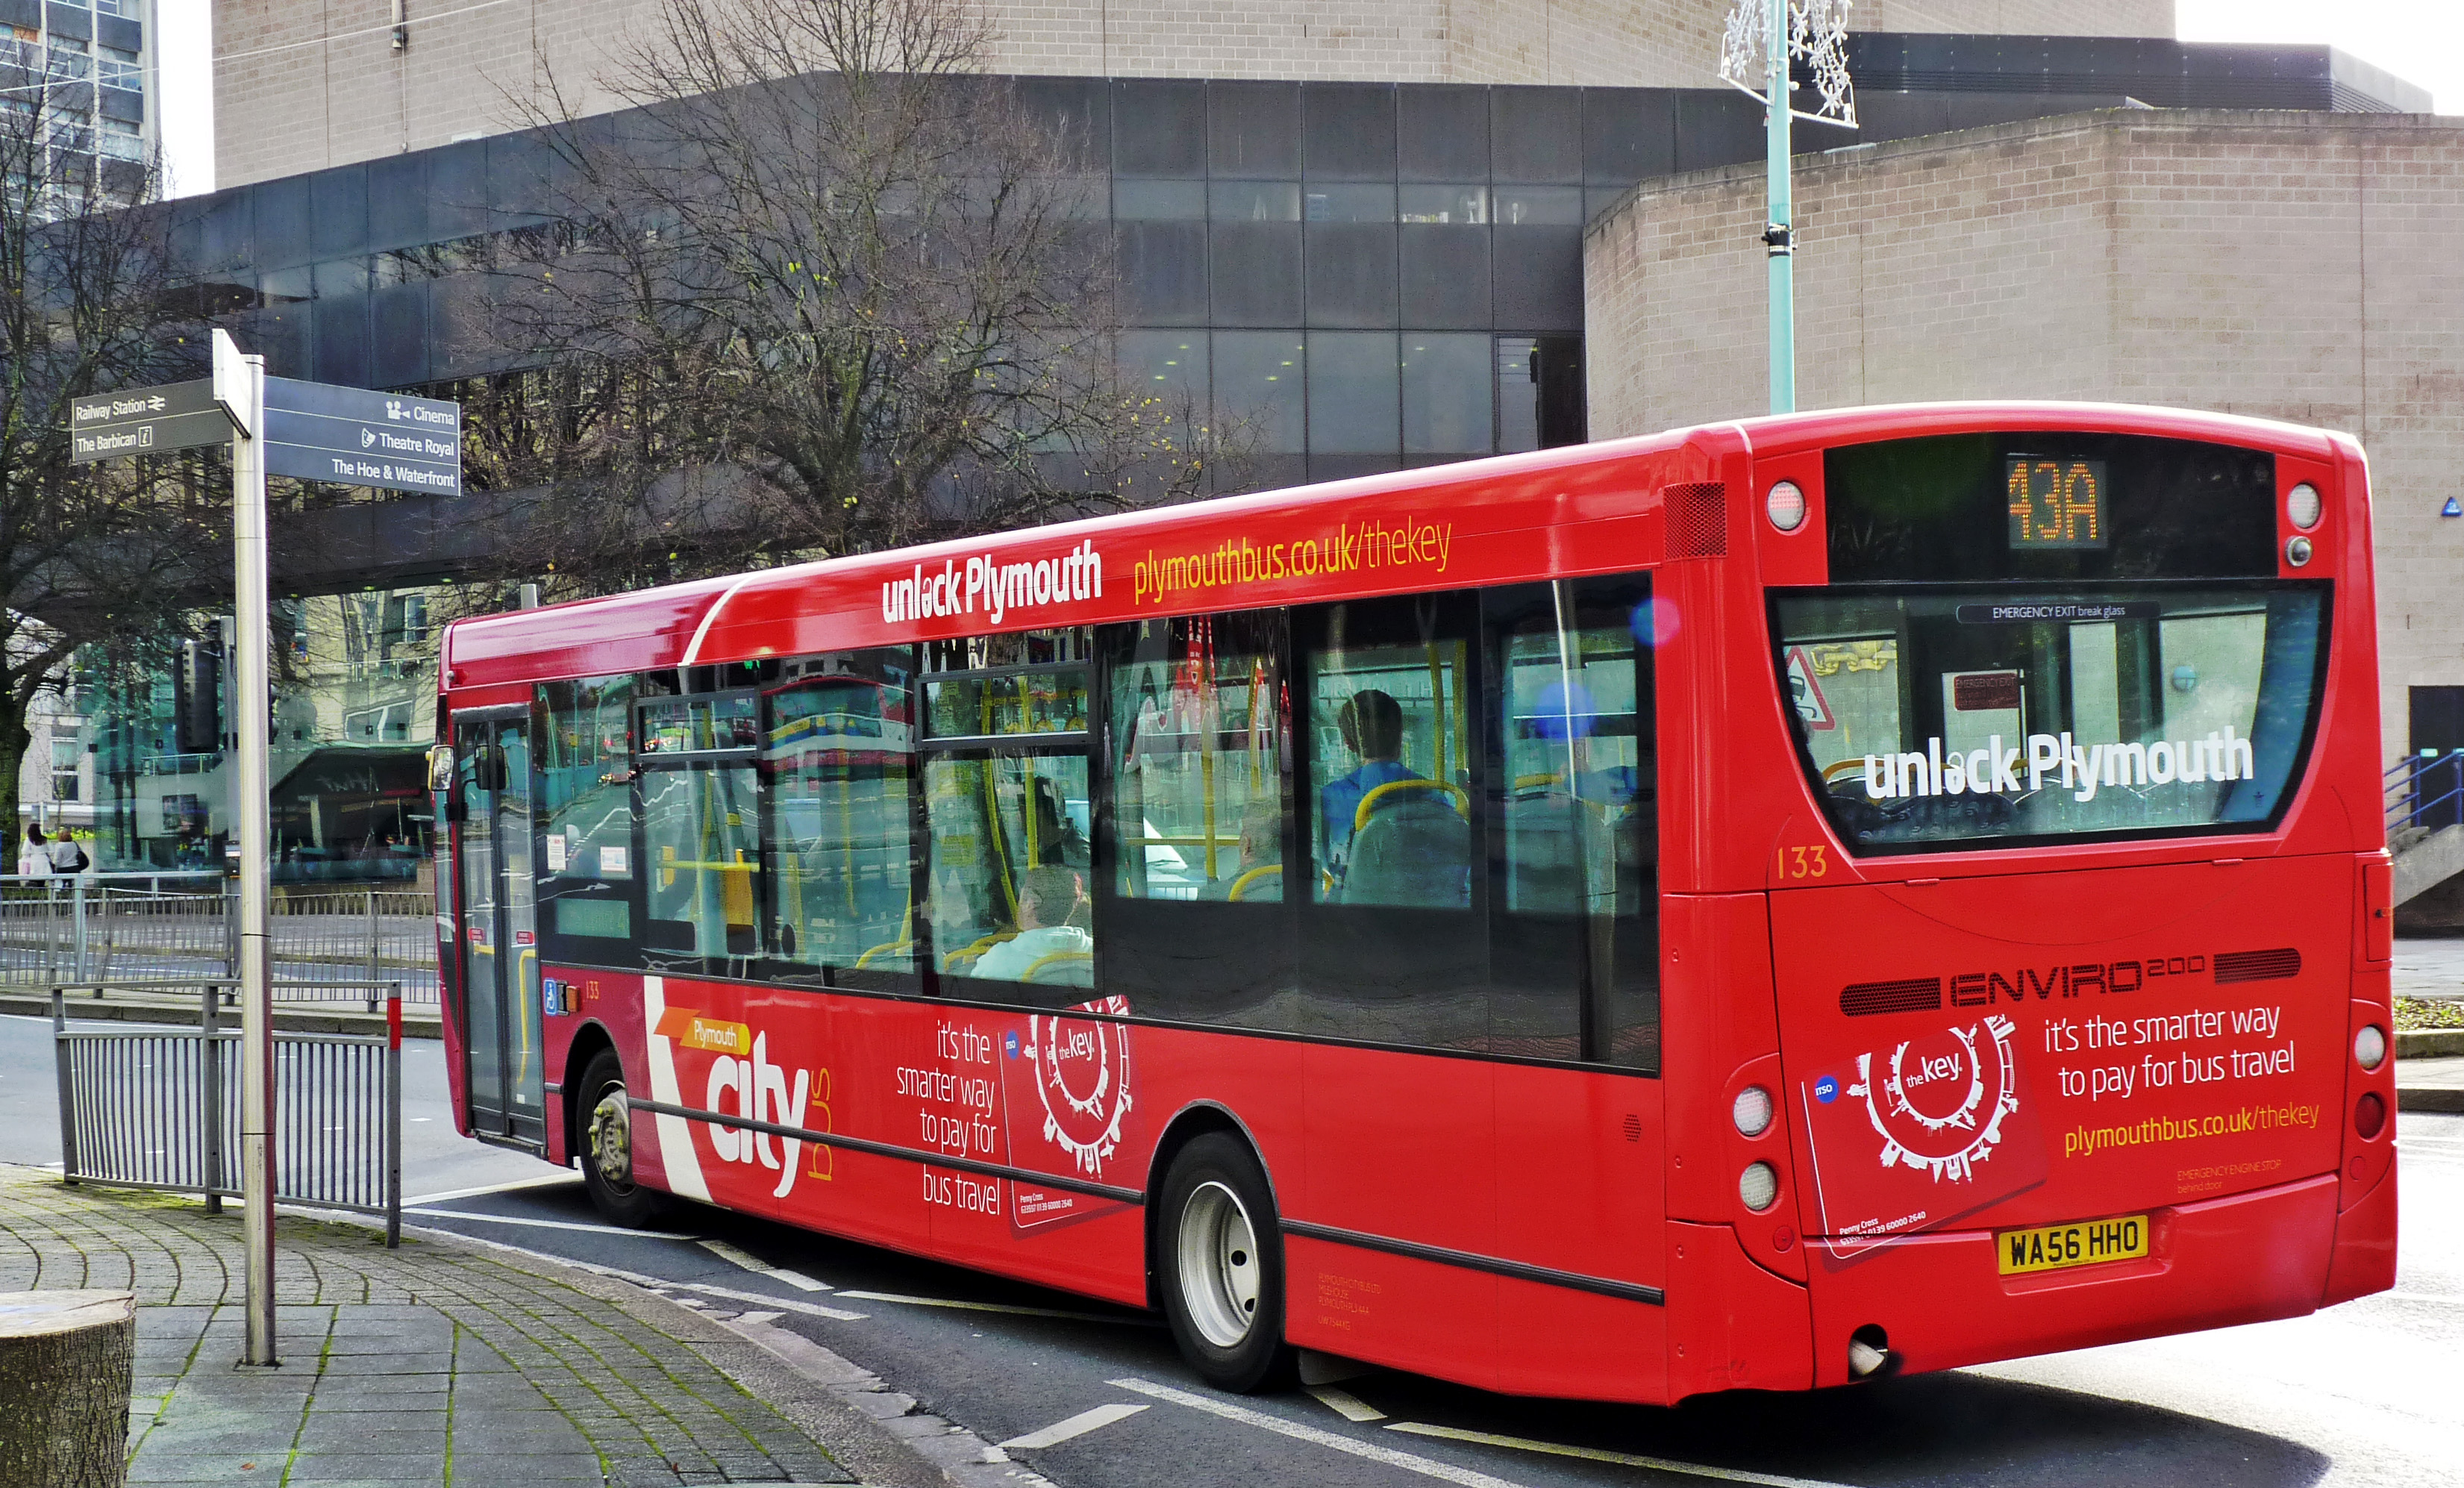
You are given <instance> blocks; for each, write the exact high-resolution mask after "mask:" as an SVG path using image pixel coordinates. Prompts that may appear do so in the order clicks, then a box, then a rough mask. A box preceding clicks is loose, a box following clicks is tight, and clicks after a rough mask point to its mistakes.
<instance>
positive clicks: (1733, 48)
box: [1720, 0, 1857, 413]
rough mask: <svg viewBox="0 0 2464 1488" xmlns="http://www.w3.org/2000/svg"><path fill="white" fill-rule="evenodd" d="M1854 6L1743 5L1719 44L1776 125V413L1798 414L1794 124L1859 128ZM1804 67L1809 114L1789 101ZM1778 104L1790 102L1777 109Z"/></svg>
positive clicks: (1735, 79) (1756, 1)
mask: <svg viewBox="0 0 2464 1488" xmlns="http://www.w3.org/2000/svg"><path fill="white" fill-rule="evenodd" d="M1849 4H1850V0H1737V8H1736V9H1735V10H1733V11H1729V12H1728V29H1727V34H1725V35H1724V36H1722V37H1721V39H1720V76H1721V77H1723V78H1725V79H1727V81H1728V82H1729V83H1731V84H1734V85H1735V86H1736V87H1738V88H1741V89H1743V90H1744V91H1745V92H1746V93H1748V94H1749V95H1751V96H1752V97H1753V98H1758V99H1760V100H1761V101H1762V104H1763V113H1764V117H1765V119H1766V120H1768V121H1769V122H1768V127H1769V131H1770V133H1769V146H1770V148H1769V153H1768V161H1769V164H1768V168H1767V170H1766V172H1765V174H1766V177H1767V182H1768V186H1769V190H1770V197H1771V208H1770V211H1769V213H1768V214H1767V216H1766V217H1765V220H1764V226H1763V245H1764V248H1765V251H1766V252H1768V253H1769V255H1770V258H1771V412H1773V413H1793V412H1795V411H1796V275H1795V253H1796V244H1795V241H1794V238H1793V226H1792V223H1791V218H1792V217H1793V213H1794V209H1795V208H1794V203H1793V201H1792V200H1791V192H1790V190H1789V154H1790V151H1789V120H1790V118H1791V116H1794V117H1795V118H1798V119H1802V120H1809V121H1810V122H1813V123H1817V124H1837V125H1840V126H1841V127H1843V128H1848V129H1854V128H1856V127H1857V95H1856V92H1855V90H1854V89H1852V88H1851V87H1850V85H1849V80H1848V6H1849ZM1792 60H1794V61H1798V62H1802V63H1804V64H1805V67H1806V70H1807V71H1808V72H1809V73H1811V74H1812V75H1813V91H1814V92H1815V94H1817V95H1818V96H1819V97H1820V98H1821V100H1822V101H1821V103H1820V105H1819V106H1817V107H1816V108H1815V110H1814V111H1813V112H1811V113H1808V112H1806V111H1805V110H1803V109H1800V108H1797V107H1796V106H1795V100H1794V99H1793V98H1791V97H1790V94H1791V93H1792V91H1793V88H1794V85H1793V83H1791V82H1790V81H1789V77H1788V70H1789V63H1790V62H1791V61H1792ZM1774 99H1784V100H1786V102H1785V105H1784V106H1775V105H1774V102H1773V100H1774Z"/></svg>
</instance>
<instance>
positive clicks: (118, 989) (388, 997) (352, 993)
mask: <svg viewBox="0 0 2464 1488" xmlns="http://www.w3.org/2000/svg"><path fill="white" fill-rule="evenodd" d="M52 990H53V991H54V992H55V993H59V994H62V995H64V996H68V997H70V998H71V999H75V998H77V997H79V996H84V997H91V998H93V999H95V1000H97V1001H99V1000H101V999H102V998H103V997H106V996H111V995H112V994H114V993H121V994H127V993H134V994H136V995H137V996H160V997H194V996H198V995H200V994H204V995H207V996H218V997H219V998H220V1002H221V1006H222V1008H223V1010H224V1011H225V1012H230V1011H231V1009H233V1008H236V1007H238V1006H239V990H240V984H239V978H238V977H235V976H160V977H151V978H143V979H140V978H131V977H121V976H116V977H112V978H110V979H109V980H107V981H89V982H68V981H64V982H55V983H54V984H53V986H52ZM268 991H269V992H271V994H272V995H273V998H274V1002H275V1005H276V1006H286V1005H290V1006H296V1005H299V1004H310V1005H314V1004H320V1003H332V1002H357V1003H359V1004H361V1009H362V1011H363V1012H368V1013H377V1012H382V1011H384V1009H385V1004H386V1003H387V1002H388V1001H400V1000H401V998H402V983H401V982H399V981H381V982H372V981H358V980H354V979H351V978H347V977H326V978H323V979H321V980H316V981H283V982H275V983H273V984H272V986H271V987H270V988H269V989H268Z"/></svg>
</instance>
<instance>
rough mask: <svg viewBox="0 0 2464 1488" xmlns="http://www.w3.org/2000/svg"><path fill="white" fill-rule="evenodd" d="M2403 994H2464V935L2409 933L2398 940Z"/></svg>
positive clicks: (2397, 979)
mask: <svg viewBox="0 0 2464 1488" xmlns="http://www.w3.org/2000/svg"><path fill="white" fill-rule="evenodd" d="M2395 993H2396V996H2399V997H2464V935H2406V936H2402V937H2400V938H2399V939H2398V940H2397V941H2396V943H2395Z"/></svg>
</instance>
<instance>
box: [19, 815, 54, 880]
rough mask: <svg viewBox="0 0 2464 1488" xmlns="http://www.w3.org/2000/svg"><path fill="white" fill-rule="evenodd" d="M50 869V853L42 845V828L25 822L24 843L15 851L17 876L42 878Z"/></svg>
mask: <svg viewBox="0 0 2464 1488" xmlns="http://www.w3.org/2000/svg"><path fill="white" fill-rule="evenodd" d="M51 871H52V855H51V852H50V850H49V849H48V848H46V847H45V846H44V845H43V829H42V828H41V827H38V826H36V825H34V824H33V822H31V821H29V822H27V823H26V844H25V846H24V847H23V848H21V849H19V851H18V853H17V876H18V877H20V878H42V877H44V876H45V875H47V874H49V873H50V872H51Z"/></svg>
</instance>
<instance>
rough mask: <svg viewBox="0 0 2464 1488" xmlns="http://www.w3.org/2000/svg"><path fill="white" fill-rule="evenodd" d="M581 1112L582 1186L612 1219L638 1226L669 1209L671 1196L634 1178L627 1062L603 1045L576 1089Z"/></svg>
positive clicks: (633, 1228)
mask: <svg viewBox="0 0 2464 1488" xmlns="http://www.w3.org/2000/svg"><path fill="white" fill-rule="evenodd" d="M574 1098H575V1100H576V1102H577V1103H578V1105H577V1109H578V1111H579V1113H580V1115H581V1117H582V1141H581V1143H580V1144H579V1145H580V1147H581V1149H582V1154H581V1155H582V1186H583V1188H584V1189H586V1190H588V1191H589V1193H590V1207H592V1208H593V1209H596V1210H598V1211H599V1213H600V1214H601V1216H602V1217H604V1218H605V1219H606V1220H607V1222H608V1223H610V1224H621V1225H623V1226H625V1227H626V1228H627V1229H632V1230H638V1229H641V1228H643V1227H645V1226H647V1225H651V1224H655V1223H657V1222H658V1220H659V1218H660V1216H661V1215H663V1214H666V1213H667V1209H668V1201H667V1195H666V1194H663V1193H659V1192H658V1191H657V1190H655V1189H650V1188H645V1187H644V1186H643V1185H641V1184H640V1183H638V1182H636V1181H634V1177H633V1112H632V1107H631V1106H630V1105H627V1104H626V1100H625V1064H624V1061H621V1060H619V1059H617V1057H616V1051H615V1050H613V1049H602V1050H600V1051H599V1052H598V1053H597V1054H594V1055H592V1056H591V1057H590V1062H589V1063H588V1064H586V1065H584V1066H583V1071H582V1083H581V1085H580V1087H579V1088H578V1090H577V1091H576V1092H575V1097H574Z"/></svg>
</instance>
